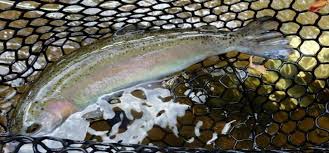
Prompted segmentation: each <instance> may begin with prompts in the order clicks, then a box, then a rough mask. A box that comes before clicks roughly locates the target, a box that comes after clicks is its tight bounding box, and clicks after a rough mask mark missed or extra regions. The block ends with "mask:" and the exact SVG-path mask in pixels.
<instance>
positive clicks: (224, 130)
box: [222, 120, 236, 134]
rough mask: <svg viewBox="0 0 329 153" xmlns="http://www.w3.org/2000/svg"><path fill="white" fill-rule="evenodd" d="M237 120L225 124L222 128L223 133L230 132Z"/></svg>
mask: <svg viewBox="0 0 329 153" xmlns="http://www.w3.org/2000/svg"><path fill="white" fill-rule="evenodd" d="M234 122H236V120H232V121H230V122H228V123H226V124H225V125H224V128H223V129H222V134H228V133H229V132H230V130H231V128H232V123H234Z"/></svg>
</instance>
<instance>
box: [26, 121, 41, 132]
mask: <svg viewBox="0 0 329 153" xmlns="http://www.w3.org/2000/svg"><path fill="white" fill-rule="evenodd" d="M40 128H41V125H40V124H38V123H33V124H32V125H30V126H29V127H27V128H26V131H25V132H26V133H34V132H36V131H38V130H39V129H40Z"/></svg>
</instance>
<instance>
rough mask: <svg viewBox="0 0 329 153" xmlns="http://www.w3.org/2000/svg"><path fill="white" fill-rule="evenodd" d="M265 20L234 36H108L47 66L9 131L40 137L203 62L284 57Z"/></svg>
mask: <svg viewBox="0 0 329 153" xmlns="http://www.w3.org/2000/svg"><path fill="white" fill-rule="evenodd" d="M270 22H272V21H271V20H269V18H268V17H264V18H260V19H258V20H256V21H254V22H252V23H250V24H249V25H248V26H246V27H244V28H242V29H241V30H238V31H236V32H222V31H217V30H215V31H214V30H210V31H209V30H208V31H207V30H206V31H202V30H201V31H200V30H196V29H186V30H177V29H175V30H161V31H153V32H145V33H143V34H136V35H131V36H126V35H124V36H122V37H123V38H119V39H114V41H112V40H113V38H108V39H104V40H101V41H99V42H97V43H94V44H92V45H89V46H86V47H83V48H81V49H80V50H79V51H76V52H74V53H72V54H71V55H68V56H67V57H65V58H64V59H63V60H61V61H60V62H58V63H56V64H53V65H52V66H50V67H49V68H47V70H46V71H45V72H43V75H42V76H41V77H40V79H39V80H38V81H37V82H36V83H34V84H33V86H32V87H31V90H30V91H29V92H28V93H26V95H25V96H24V98H23V99H22V100H21V104H20V106H19V107H17V108H16V110H15V111H16V113H15V116H14V117H15V119H14V120H13V121H12V122H11V123H10V129H11V131H12V132H14V133H19V134H27V135H33V136H35V135H43V134H47V133H49V132H51V131H53V130H54V129H55V128H56V127H57V126H58V125H60V124H61V123H62V122H63V121H65V119H66V118H67V117H68V116H69V115H70V114H72V113H74V112H77V111H81V110H82V109H84V108H85V107H86V106H88V105H89V104H91V103H94V102H96V101H97V98H98V97H100V96H101V95H104V94H107V93H111V92H115V91H118V90H122V89H124V88H127V87H131V86H134V85H137V84H139V83H142V82H146V81H150V80H156V79H160V78H163V77H165V76H168V75H170V74H172V73H175V72H178V71H181V70H183V69H185V68H186V67H188V66H190V65H192V64H194V63H197V62H200V61H202V60H203V59H205V58H207V57H209V56H213V55H219V54H224V53H226V52H228V51H232V50H237V51H240V52H244V53H247V54H252V55H259V56H263V57H266V58H275V59H278V58H279V59H281V58H282V59H285V58H287V56H288V55H289V53H290V47H289V46H288V41H287V40H286V39H284V37H283V36H282V35H281V34H280V33H279V32H275V31H270V30H272V27H271V24H270Z"/></svg>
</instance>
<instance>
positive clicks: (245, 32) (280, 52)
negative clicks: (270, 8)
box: [236, 17, 292, 59]
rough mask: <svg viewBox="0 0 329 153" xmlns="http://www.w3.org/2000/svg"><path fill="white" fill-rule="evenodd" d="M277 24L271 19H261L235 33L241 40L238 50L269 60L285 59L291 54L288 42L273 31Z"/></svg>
mask: <svg viewBox="0 0 329 153" xmlns="http://www.w3.org/2000/svg"><path fill="white" fill-rule="evenodd" d="M277 26H278V22H277V21H275V20H273V19H272V17H262V18H259V19H257V20H255V21H253V22H251V23H249V24H248V25H247V26H246V27H244V28H242V29H240V30H238V31H237V32H236V34H237V35H239V36H238V37H240V38H242V39H241V40H240V41H239V42H238V43H239V44H238V45H237V46H238V49H239V50H241V51H242V52H246V53H248V54H251V55H257V56H261V57H265V58H271V59H287V58H288V56H289V54H290V53H291V51H292V50H291V47H290V46H289V41H288V40H287V39H285V38H284V37H283V35H282V34H281V33H280V32H278V31H275V29H276V28H277Z"/></svg>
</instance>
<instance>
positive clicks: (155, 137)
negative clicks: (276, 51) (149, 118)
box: [0, 0, 329, 152]
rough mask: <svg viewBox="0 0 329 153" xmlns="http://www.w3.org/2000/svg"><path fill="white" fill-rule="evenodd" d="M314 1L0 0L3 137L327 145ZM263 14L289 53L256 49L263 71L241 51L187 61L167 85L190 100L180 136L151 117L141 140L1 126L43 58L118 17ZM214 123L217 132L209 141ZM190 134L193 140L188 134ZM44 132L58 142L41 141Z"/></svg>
mask: <svg viewBox="0 0 329 153" xmlns="http://www.w3.org/2000/svg"><path fill="white" fill-rule="evenodd" d="M313 2H314V1H313V0H260V1H258V0H254V1H252V0H242V1H238V0H140V1H136V0H116V1H102V0H59V1H55V0H43V1H37V0H33V1H7V0H1V1H0V10H1V11H0V29H1V30H0V50H1V52H0V80H1V85H0V97H1V99H0V109H1V116H0V124H1V131H2V133H3V134H1V136H0V141H1V144H2V145H6V144H7V143H10V142H19V144H20V145H18V146H17V148H16V151H19V149H20V146H23V145H25V144H33V146H34V151H35V152H46V151H48V152H55V151H58V152H69V151H76V152H97V151H99V152H120V151H122V152H156V151H160V152H174V151H200V152H206V151H207V149H209V150H213V149H215V150H272V151H276V150H295V151H296V150H305V149H307V150H310V151H314V150H322V151H324V150H328V149H327V144H328V143H327V141H328V140H329V114H328V111H329V110H328V109H329V108H328V105H327V99H328V98H327V97H328V96H329V89H328V83H329V82H328V80H327V78H328V77H329V63H328V62H329V7H328V6H327V7H325V8H323V9H321V10H320V11H319V12H316V13H313V12H309V11H308V7H309V6H310V5H311V4H312V3H313ZM262 16H273V17H275V18H276V19H277V20H278V23H279V24H278V30H279V31H280V32H282V33H283V34H284V35H285V36H286V37H287V39H288V40H289V41H290V44H291V46H292V47H293V50H294V51H293V54H292V55H291V56H290V57H289V59H288V60H287V61H280V60H272V59H264V58H260V57H254V61H255V63H256V64H259V65H264V66H265V68H266V69H267V70H266V72H265V73H263V74H259V73H258V72H257V71H255V70H253V69H251V68H250V67H249V66H248V65H249V60H248V58H249V55H246V54H242V53H238V52H230V53H228V54H226V55H219V56H214V57H210V58H208V59H206V60H205V61H203V62H200V63H197V64H194V65H193V66H191V67H189V68H188V69H186V70H185V71H184V73H182V74H181V75H180V77H179V78H178V79H177V82H176V83H175V85H174V86H173V87H171V89H170V90H171V92H172V95H173V97H174V98H175V101H176V102H178V103H183V104H188V105H190V106H191V107H190V109H188V110H187V111H186V113H185V115H184V116H183V117H180V118H178V125H177V126H178V132H179V134H178V137H176V136H175V135H174V134H173V133H172V132H171V131H170V130H168V129H164V128H161V127H158V126H154V127H153V128H152V129H151V130H150V131H149V132H148V136H147V137H146V138H145V139H144V140H143V142H142V144H120V143H117V144H115V143H114V144H108V143H101V142H97V141H96V140H100V138H99V137H97V136H95V135H92V134H88V135H87V137H86V141H73V140H65V139H58V138H50V137H41V138H40V137H38V138H32V137H28V136H19V135H16V136H15V135H11V134H9V133H8V128H7V121H8V120H11V118H10V115H11V114H12V113H13V112H14V111H13V108H15V105H16V104H17V99H18V98H19V97H20V95H21V93H23V92H25V91H26V90H28V88H27V87H28V86H29V84H30V82H31V81H34V80H37V79H38V75H39V74H40V72H42V71H43V70H44V68H45V67H46V66H47V65H48V64H49V63H52V62H55V61H58V60H60V59H61V57H63V56H65V55H67V54H69V53H71V52H73V51H75V50H76V49H78V48H80V47H82V46H85V45H88V44H91V43H92V42H94V41H97V40H98V39H101V38H103V37H107V36H110V35H111V34H112V33H113V32H114V31H116V30H117V29H119V28H120V27H123V26H125V25H127V24H135V25H140V26H143V27H146V28H148V29H172V28H191V27H200V26H203V25H213V26H216V27H217V28H219V29H222V30H227V31H232V30H235V29H238V28H241V27H243V26H244V25H246V24H247V23H248V22H250V21H252V20H254V19H256V18H259V17H262ZM187 91H188V92H187ZM192 92H195V93H201V94H196V95H192V94H191V93H192ZM186 93H188V94H186ZM193 96H194V97H193ZM195 98H197V99H199V100H195ZM200 99H205V101H202V100H200ZM200 101H202V102H200ZM198 121H203V125H202V126H201V127H200V135H199V136H195V133H194V127H195V124H196V122H198ZM230 121H234V122H232V127H231V129H230V130H229V132H228V133H227V134H221V131H222V129H223V128H224V126H225V124H226V123H228V122H230ZM111 122H113V121H107V120H101V121H95V122H93V123H92V124H91V127H92V128H94V129H101V130H105V129H107V130H111V125H112V123H111ZM216 132H217V133H218V138H217V139H216V140H215V141H214V142H213V143H211V144H209V143H208V144H207V142H208V140H210V139H211V138H212V134H213V133H216ZM191 137H194V138H195V139H194V141H193V142H187V140H188V139H190V138H191ZM46 140H48V141H55V142H57V143H60V144H61V146H62V147H59V148H51V147H47V146H46V145H45V144H44V141H46ZM89 140H93V141H89ZM150 143H151V144H153V145H149V144H150ZM40 148H42V149H40ZM197 148H198V149H197ZM201 148H202V149H201ZM209 150H208V151H209Z"/></svg>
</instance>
